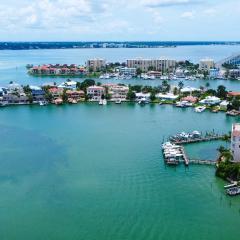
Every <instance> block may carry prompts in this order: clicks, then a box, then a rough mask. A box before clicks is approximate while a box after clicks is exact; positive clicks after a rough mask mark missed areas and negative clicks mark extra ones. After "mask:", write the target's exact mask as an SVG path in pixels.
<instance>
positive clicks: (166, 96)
mask: <svg viewBox="0 0 240 240" xmlns="http://www.w3.org/2000/svg"><path fill="white" fill-rule="evenodd" d="M178 97H179V96H178V95H174V94H172V93H167V94H163V93H158V94H157V95H156V98H158V99H160V100H170V101H174V100H176V99H177V98H178Z"/></svg>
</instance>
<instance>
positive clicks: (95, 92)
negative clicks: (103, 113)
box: [87, 86, 106, 101]
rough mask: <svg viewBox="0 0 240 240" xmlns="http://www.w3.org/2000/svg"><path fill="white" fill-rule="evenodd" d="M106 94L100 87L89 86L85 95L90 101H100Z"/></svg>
mask: <svg viewBox="0 0 240 240" xmlns="http://www.w3.org/2000/svg"><path fill="white" fill-rule="evenodd" d="M105 94H106V91H105V88H104V87H101V86H90V87H88V88H87V95H88V97H89V98H90V100H91V101H100V100H101V98H102V96H103V95H105Z"/></svg>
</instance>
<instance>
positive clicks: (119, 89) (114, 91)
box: [103, 84, 129, 101]
mask: <svg viewBox="0 0 240 240" xmlns="http://www.w3.org/2000/svg"><path fill="white" fill-rule="evenodd" d="M103 87H105V88H107V89H108V94H110V95H111V100H113V101H116V100H122V101H126V99H127V94H128V91H129V87H128V86H122V85H117V84H105V85H103Z"/></svg>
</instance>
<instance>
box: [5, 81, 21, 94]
mask: <svg viewBox="0 0 240 240" xmlns="http://www.w3.org/2000/svg"><path fill="white" fill-rule="evenodd" d="M7 90H8V91H9V92H23V87H22V86H21V85H20V84H17V83H10V84H8V86H7Z"/></svg>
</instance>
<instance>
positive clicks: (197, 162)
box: [189, 159, 217, 166]
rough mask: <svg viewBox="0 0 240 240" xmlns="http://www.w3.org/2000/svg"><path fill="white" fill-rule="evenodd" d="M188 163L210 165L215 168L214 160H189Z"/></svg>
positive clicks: (215, 162)
mask: <svg viewBox="0 0 240 240" xmlns="http://www.w3.org/2000/svg"><path fill="white" fill-rule="evenodd" d="M189 162H190V163H193V164H200V165H211V166H215V165H216V164H217V161H216V160H215V161H213V160H201V159H190V160H189Z"/></svg>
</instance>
